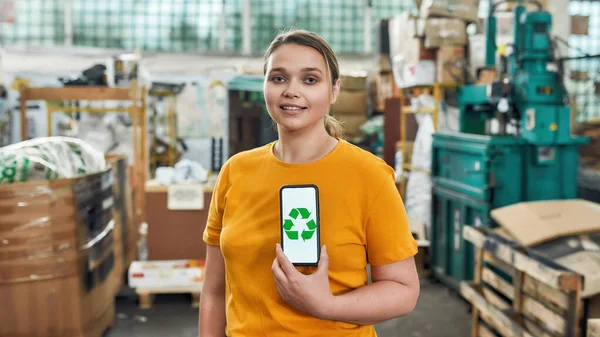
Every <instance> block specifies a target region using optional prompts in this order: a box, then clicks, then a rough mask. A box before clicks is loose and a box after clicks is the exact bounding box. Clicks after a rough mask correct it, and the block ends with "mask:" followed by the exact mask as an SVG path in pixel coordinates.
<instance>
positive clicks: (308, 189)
mask: <svg viewBox="0 0 600 337" xmlns="http://www.w3.org/2000/svg"><path fill="white" fill-rule="evenodd" d="M319 211H320V210H319V189H318V188H317V186H316V185H285V186H282V187H281V189H280V190H279V214H280V221H279V222H280V224H279V227H280V228H281V249H283V252H284V253H285V255H286V256H287V258H288V259H289V260H290V261H291V262H292V263H293V264H294V266H317V265H318V264H319V256H320V255H321V233H320V229H321V224H320V213H319Z"/></svg>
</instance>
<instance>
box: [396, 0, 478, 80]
mask: <svg viewBox="0 0 600 337" xmlns="http://www.w3.org/2000/svg"><path fill="white" fill-rule="evenodd" d="M478 2H479V1H478V0H441V1H440V0H436V1H433V0H425V1H423V2H422V4H421V6H420V14H419V16H418V17H417V16H413V15H411V14H410V13H402V14H400V15H398V16H395V17H393V18H392V19H390V22H389V37H390V57H391V59H392V68H393V72H394V80H395V82H396V84H397V85H398V86H399V87H402V88H405V87H411V86H419V85H432V84H434V83H436V82H437V83H442V84H445V85H460V84H462V83H464V81H465V70H466V67H467V63H466V56H465V47H466V45H467V42H468V39H467V24H469V23H472V22H475V21H477V12H478V4H479V3H478Z"/></svg>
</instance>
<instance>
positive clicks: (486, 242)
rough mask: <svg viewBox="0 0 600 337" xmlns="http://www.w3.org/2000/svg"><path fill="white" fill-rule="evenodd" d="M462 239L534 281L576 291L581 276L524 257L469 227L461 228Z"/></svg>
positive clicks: (526, 256)
mask: <svg viewBox="0 0 600 337" xmlns="http://www.w3.org/2000/svg"><path fill="white" fill-rule="evenodd" d="M463 237H464V238H465V240H467V241H470V242H471V243H473V245H475V246H476V247H482V248H483V249H485V250H487V251H489V252H490V253H491V254H492V255H494V256H496V257H497V258H498V259H500V260H501V261H504V262H506V263H508V264H510V265H512V266H514V267H515V268H516V269H517V270H520V271H522V272H526V273H527V274H529V275H531V276H532V277H533V278H535V279H536V280H538V281H540V282H542V283H544V284H547V285H549V286H550V287H553V288H555V289H561V290H565V291H571V290H576V287H577V286H578V285H579V282H578V280H579V279H580V278H581V276H579V275H577V274H574V273H570V272H567V271H562V270H557V269H554V268H551V267H549V266H547V265H546V264H544V263H542V262H540V261H538V260H536V259H534V258H532V257H530V256H528V255H525V254H523V253H521V252H519V251H517V250H515V249H514V248H512V247H510V246H508V245H506V244H505V243H503V242H500V241H499V240H498V239H496V238H493V237H491V236H489V235H488V236H486V235H485V234H484V233H482V231H481V230H479V229H475V228H473V227H471V226H464V227H463Z"/></svg>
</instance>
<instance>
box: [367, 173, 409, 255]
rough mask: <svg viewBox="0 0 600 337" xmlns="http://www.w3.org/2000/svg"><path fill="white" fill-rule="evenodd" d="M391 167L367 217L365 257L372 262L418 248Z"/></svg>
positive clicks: (404, 253) (407, 252) (407, 253)
mask: <svg viewBox="0 0 600 337" xmlns="http://www.w3.org/2000/svg"><path fill="white" fill-rule="evenodd" d="M390 171H391V175H389V176H386V178H385V181H384V182H383V186H381V188H380V190H379V192H378V194H377V195H376V197H375V199H374V200H372V202H371V206H370V209H369V211H368V214H367V218H366V229H365V230H366V238H367V257H368V260H369V263H370V264H371V265H384V264H389V263H394V262H399V261H402V260H405V259H407V258H409V257H411V256H414V255H415V254H416V253H417V251H418V246H417V242H416V240H415V239H414V237H413V235H412V233H411V231H410V226H409V224H408V217H407V215H406V209H405V208H404V203H403V202H402V198H401V197H400V194H399V193H398V189H397V188H396V184H395V179H394V173H393V170H391V168H390Z"/></svg>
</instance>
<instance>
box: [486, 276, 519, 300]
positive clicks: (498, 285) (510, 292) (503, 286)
mask: <svg viewBox="0 0 600 337" xmlns="http://www.w3.org/2000/svg"><path fill="white" fill-rule="evenodd" d="M483 281H484V282H485V283H487V284H489V285H490V286H492V287H494V288H495V289H496V290H498V292H499V293H501V294H502V295H504V296H506V297H508V298H509V299H510V300H513V299H514V292H515V288H514V287H513V286H512V285H511V284H510V283H508V281H505V280H503V279H502V278H500V276H498V274H496V273H494V272H493V271H491V270H490V269H488V268H484V269H483Z"/></svg>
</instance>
